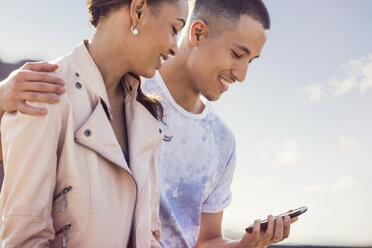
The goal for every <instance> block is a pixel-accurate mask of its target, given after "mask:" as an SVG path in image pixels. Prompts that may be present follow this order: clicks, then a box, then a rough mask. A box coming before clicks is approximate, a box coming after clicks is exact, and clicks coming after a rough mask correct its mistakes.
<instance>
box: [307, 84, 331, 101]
mask: <svg viewBox="0 0 372 248" xmlns="http://www.w3.org/2000/svg"><path fill="white" fill-rule="evenodd" d="M325 90H326V88H325V86H324V85H322V84H313V85H307V86H304V87H302V92H304V93H305V94H306V95H307V98H308V99H309V100H310V101H311V102H317V101H320V100H323V99H327V98H328V94H327V93H326V91H325Z"/></svg>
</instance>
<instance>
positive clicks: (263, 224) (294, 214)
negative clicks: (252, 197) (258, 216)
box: [245, 207, 307, 233]
mask: <svg viewBox="0 0 372 248" xmlns="http://www.w3.org/2000/svg"><path fill="white" fill-rule="evenodd" d="M306 211H307V207H300V208H297V209H295V210H293V211H291V212H286V213H283V214H280V215H278V216H281V217H284V216H287V215H288V216H289V217H290V218H294V217H297V216H299V215H301V214H303V213H305V212H306ZM275 218H276V217H274V220H275ZM267 224H268V220H267V219H266V220H263V221H261V231H265V230H266V229H267ZM245 231H246V232H248V233H251V232H252V231H253V225H250V226H249V227H247V228H246V229H245Z"/></svg>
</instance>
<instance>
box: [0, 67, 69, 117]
mask: <svg viewBox="0 0 372 248" xmlns="http://www.w3.org/2000/svg"><path fill="white" fill-rule="evenodd" d="M57 68H58V65H56V64H49V63H47V62H29V63H26V64H25V65H23V66H22V67H21V68H20V69H18V70H16V71H14V72H13V73H11V74H10V75H9V77H8V78H6V79H5V80H4V81H2V82H0V117H1V116H2V114H3V113H4V112H12V111H17V110H18V111H20V112H22V113H24V114H29V115H45V114H46V113H47V110H46V109H45V108H37V107H33V106H30V105H28V104H27V103H26V101H30V102H41V103H51V104H54V103H57V102H59V96H58V95H60V94H63V93H64V92H65V88H64V82H63V80H61V79H60V78H57V77H55V76H52V75H50V74H48V72H53V71H55V70H56V69H57Z"/></svg>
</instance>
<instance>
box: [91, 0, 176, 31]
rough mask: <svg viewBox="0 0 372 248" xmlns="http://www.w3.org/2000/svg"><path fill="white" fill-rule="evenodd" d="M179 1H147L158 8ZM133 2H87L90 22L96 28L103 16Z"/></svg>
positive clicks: (101, 0) (107, 0)
mask: <svg viewBox="0 0 372 248" xmlns="http://www.w3.org/2000/svg"><path fill="white" fill-rule="evenodd" d="M177 1H178V0H147V1H146V2H147V4H148V5H149V6H156V5H158V4H161V3H163V2H167V3H173V2H177ZM131 2H132V0H87V7H88V12H89V14H90V18H89V21H90V23H91V24H92V25H93V26H94V27H96V26H97V24H98V21H99V18H100V17H101V16H105V15H107V14H108V13H110V11H111V10H113V9H118V8H120V7H121V6H122V5H124V4H126V5H129V4H130V3H131Z"/></svg>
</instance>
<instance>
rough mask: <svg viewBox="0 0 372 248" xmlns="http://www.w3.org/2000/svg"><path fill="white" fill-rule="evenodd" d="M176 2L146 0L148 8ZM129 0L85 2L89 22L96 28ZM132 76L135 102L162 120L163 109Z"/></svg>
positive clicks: (91, 0)
mask: <svg viewBox="0 0 372 248" xmlns="http://www.w3.org/2000/svg"><path fill="white" fill-rule="evenodd" d="M176 1H178V0H147V4H148V5H149V6H153V7H155V6H157V5H159V4H161V3H163V2H168V3H172V2H176ZM131 2H132V1H131V0H87V7H88V12H89V14H90V18H89V21H90V23H91V24H92V25H93V26H94V27H96V26H97V25H98V22H99V18H100V17H103V16H105V15H107V14H109V13H110V12H111V11H112V10H115V9H119V8H120V7H121V6H122V5H124V4H126V5H129V4H130V3H131ZM131 75H132V76H134V77H135V78H137V79H138V80H139V81H140V85H139V87H138V89H137V101H138V102H140V103H141V104H142V105H143V106H145V107H146V109H147V110H148V111H149V112H150V113H151V114H152V115H153V116H154V117H155V118H156V119H158V120H160V121H162V120H163V107H162V106H161V104H160V102H159V101H158V100H156V99H155V98H151V97H148V96H146V95H145V94H144V93H143V92H142V89H141V79H140V77H139V76H137V75H134V74H133V73H131Z"/></svg>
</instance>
